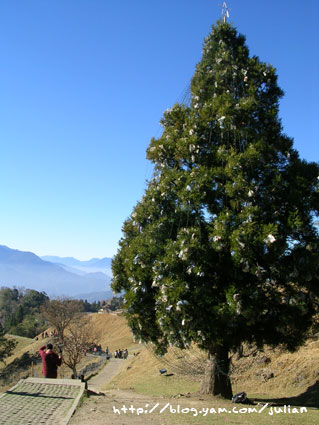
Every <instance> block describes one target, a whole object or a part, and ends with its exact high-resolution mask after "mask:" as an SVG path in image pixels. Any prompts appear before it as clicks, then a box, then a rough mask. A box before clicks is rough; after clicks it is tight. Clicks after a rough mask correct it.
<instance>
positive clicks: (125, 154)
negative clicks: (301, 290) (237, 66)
mask: <svg viewBox="0 0 319 425" xmlns="http://www.w3.org/2000/svg"><path fill="white" fill-rule="evenodd" d="M221 3H222V0H209V1H208V0H197V1H196V2H195V1H190V0H183V1H182V0H161V1H158V2H156V1H146V0H136V1H132V0H131V1H128V0H123V1H121V2H115V1H109V0H51V1H48V0H28V1H21V0H2V1H1V2H0V145H1V152H0V182H1V192H0V193H1V195H0V196H1V207H0V244H1V245H7V246H9V247H10V248H14V249H19V250H24V251H32V252H34V253H36V254H38V255H60V256H74V257H77V258H79V259H89V258H92V257H105V256H107V257H111V256H113V255H114V254H115V253H116V251H117V246H118V240H119V239H120V237H121V227H122V224H123V221H124V220H125V219H126V218H127V217H128V216H129V214H130V213H131V211H132V208H133V206H134V205H135V204H136V202H137V201H138V200H139V199H140V198H141V196H142V194H143V192H144V190H145V187H146V184H145V181H146V179H149V178H151V175H152V166H151V164H150V163H148V161H146V159H145V150H146V147H147V146H148V144H149V141H150V139H151V137H153V136H155V137H156V136H159V135H160V133H161V127H160V126H159V120H160V118H161V116H162V113H163V111H164V110H165V109H166V108H169V107H171V106H172V104H174V103H175V102H176V101H178V100H181V96H182V93H183V92H184V90H185V89H186V88H187V86H188V84H189V82H190V79H191V77H192V75H193V72H194V69H195V65H196V63H197V62H198V61H199V60H200V57H201V48H202V42H203V39H204V37H205V36H206V35H207V34H208V33H209V32H210V30H211V25H212V24H214V23H215V22H216V20H217V19H219V18H220V16H221V8H220V7H219V6H218V5H219V4H221ZM228 6H229V7H230V8H231V11H230V14H231V19H230V20H231V21H233V22H234V25H235V26H236V27H237V29H238V30H239V32H241V33H242V34H244V35H245V36H246V38H247V45H248V46H249V48H250V51H251V54H256V55H258V56H259V58H260V59H261V60H262V61H265V62H268V63H271V64H272V65H274V66H275V67H276V68H277V72H278V74H279V85H280V86H281V88H282V89H283V90H284V91H285V97H284V99H283V100H282V102H281V109H280V114H281V117H282V122H283V126H284V131H285V133H286V134H287V135H289V136H291V137H293V138H294V139H295V148H296V149H297V150H298V151H299V153H300V156H301V157H302V158H304V159H306V160H309V161H310V160H314V161H318V160H319V130H318V128H319V119H318V117H319V108H318V104H319V89H318V85H319V84H318V83H319V76H318V74H319V53H318V52H319V30H318V19H319V13H318V12H319V2H318V0H309V1H307V2H306V3H303V2H301V1H300V0H280V1H278V0H276V1H275V0H240V1H239V0H229V1H228Z"/></svg>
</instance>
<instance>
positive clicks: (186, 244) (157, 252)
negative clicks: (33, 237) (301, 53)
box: [112, 21, 319, 353]
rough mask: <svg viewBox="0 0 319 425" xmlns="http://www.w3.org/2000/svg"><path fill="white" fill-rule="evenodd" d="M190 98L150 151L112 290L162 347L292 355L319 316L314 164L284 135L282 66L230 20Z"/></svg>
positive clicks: (212, 42)
mask: <svg viewBox="0 0 319 425" xmlns="http://www.w3.org/2000/svg"><path fill="white" fill-rule="evenodd" d="M191 95H192V99H191V103H190V105H181V104H175V105H174V106H173V107H172V109H170V110H167V111H166V112H165V113H164V116H163V119H162V121H161V123H162V125H163V134H162V135H161V137H160V138H159V139H152V140H151V142H150V145H149V147H148V149H147V157H148V159H149V160H151V161H152V162H153V163H154V176H153V178H152V180H151V181H150V182H149V183H148V187H147V189H146V191H145V194H144V196H143V198H142V199H141V201H140V202H139V203H138V204H137V205H136V206H135V208H134V211H133V212H132V214H131V216H130V217H129V218H128V219H127V220H126V221H125V223H124V226H123V238H122V239H121V241H120V248H119V250H118V253H117V255H116V256H115V258H114V260H113V266H112V268H113V275H114V280H113V290H115V291H118V292H120V291H124V292H125V295H124V307H125V310H126V315H127V318H128V321H129V324H130V326H131V328H132V330H133V331H134V333H135V334H136V335H137V336H138V337H139V338H141V339H142V340H144V341H150V342H153V343H154V344H155V346H156V347H157V351H158V352H165V351H166V349H167V347H168V346H169V345H176V346H178V347H180V348H186V347H188V346H189V345H190V343H191V342H192V341H193V342H195V343H197V344H198V345H199V346H200V347H201V348H203V349H206V350H208V351H209V352H211V353H215V352H216V350H217V348H218V347H221V346H223V347H227V349H236V348H237V347H239V346H240V344H241V343H243V342H245V341H247V342H254V343H256V344H257V345H258V346H260V347H261V346H263V345H264V344H271V345H274V346H275V345H277V344H283V345H284V346H286V347H287V348H288V349H290V350H293V349H295V348H297V347H298V346H299V345H300V344H301V343H302V342H303V341H304V339H305V338H306V332H307V330H308V329H309V326H310V325H311V323H312V318H313V316H314V314H315V312H316V310H317V300H318V292H319V280H318V276H319V273H318V272H319V239H318V230H316V228H315V225H314V221H315V219H316V217H318V214H319V197H318V193H319V181H318V176H319V167H318V164H315V163H307V162H305V161H302V160H301V159H300V158H299V156H298V153H297V152H296V151H295V150H294V149H293V143H292V140H291V139H290V138H288V137H287V136H285V135H284V134H283V132H282V127H281V123H280V119H279V117H278V110H279V100H280V98H281V97H282V95H283V92H282V90H281V89H280V88H279V87H278V86H277V75H276V71H275V69H274V68H273V67H272V66H271V65H268V64H265V63H262V62H260V60H259V59H258V58H257V57H255V56H254V57H250V56H249V50H248V48H247V47H246V45H245V38H244V37H243V36H241V35H238V34H237V32H236V30H235V29H234V28H233V27H232V26H231V25H229V24H228V23H223V22H221V21H219V22H218V23H217V25H216V26H215V27H213V30H212V32H211V34H209V36H208V37H207V38H206V40H205V43H204V47H203V57H202V60H201V62H200V63H199V64H198V65H197V67H196V72H195V75H194V77H193V79H192V82H191Z"/></svg>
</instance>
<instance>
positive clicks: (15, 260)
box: [0, 245, 113, 298]
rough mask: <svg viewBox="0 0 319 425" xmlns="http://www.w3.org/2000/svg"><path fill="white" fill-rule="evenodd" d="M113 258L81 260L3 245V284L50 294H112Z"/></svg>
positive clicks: (0, 279)
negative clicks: (40, 253) (41, 254)
mask: <svg viewBox="0 0 319 425" xmlns="http://www.w3.org/2000/svg"><path fill="white" fill-rule="evenodd" d="M111 263H112V259H111V258H107V257H105V258H102V259H99V258H92V259H91V260H89V261H80V260H77V259H76V258H72V257H66V258H64V257H57V256H44V257H41V258H40V257H38V256H37V255H35V254H34V253H32V252H25V251H19V250H17V249H11V248H8V247H7V246H3V245H0V286H8V287H11V288H12V287H13V286H17V287H28V288H30V289H35V290H37V291H44V292H46V293H47V294H48V295H49V296H51V297H52V296H63V295H64V296H69V297H76V296H77V295H78V294H81V297H82V298H83V297H84V296H85V295H87V297H88V298H90V296H91V295H92V294H93V293H95V294H98V293H99V294H100V293H101V292H102V293H103V294H105V298H108V297H112V296H113V293H112V291H111V289H110V283H111V276H112V271H111Z"/></svg>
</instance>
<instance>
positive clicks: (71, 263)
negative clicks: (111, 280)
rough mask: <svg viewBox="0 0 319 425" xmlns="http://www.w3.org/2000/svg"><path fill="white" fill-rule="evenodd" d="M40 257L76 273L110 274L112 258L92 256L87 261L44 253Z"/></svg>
mask: <svg viewBox="0 0 319 425" xmlns="http://www.w3.org/2000/svg"><path fill="white" fill-rule="evenodd" d="M41 259H42V260H44V261H49V262H50V263H54V264H58V265H59V266H61V267H63V268H64V269H65V270H67V271H71V272H72V273H76V274H86V273H104V274H106V275H108V276H112V270H111V264H112V258H107V257H105V258H102V259H100V258H92V259H91V260H89V261H80V260H77V259H76V258H73V257H55V256H50V255H45V256H44V257H41Z"/></svg>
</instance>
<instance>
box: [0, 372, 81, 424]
mask: <svg viewBox="0 0 319 425" xmlns="http://www.w3.org/2000/svg"><path fill="white" fill-rule="evenodd" d="M84 389H85V383H83V382H81V381H78V380H72V379H42V378H28V379H22V380H21V381H19V382H18V384H16V385H15V386H14V387H13V388H11V389H10V390H8V391H6V392H5V393H4V394H2V395H0V424H1V425H42V424H45V425H53V424H54V425H66V424H67V423H68V422H69V420H70V418H71V416H72V414H73V412H74V410H75V408H76V406H77V404H78V402H79V401H80V399H81V397H82V394H83V391H84Z"/></svg>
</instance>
